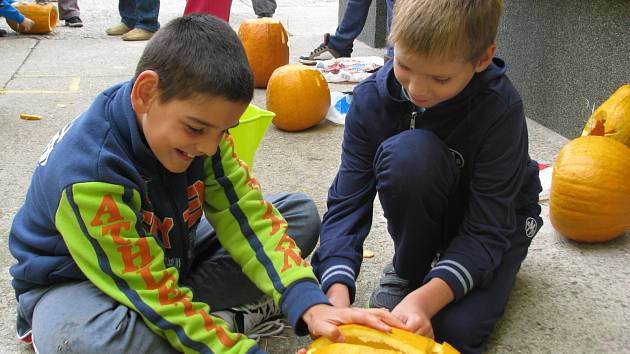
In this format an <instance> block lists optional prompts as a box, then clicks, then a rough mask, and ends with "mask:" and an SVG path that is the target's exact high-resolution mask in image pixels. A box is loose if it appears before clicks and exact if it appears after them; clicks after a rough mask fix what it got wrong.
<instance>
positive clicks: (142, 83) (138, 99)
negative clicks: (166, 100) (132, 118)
mask: <svg viewBox="0 0 630 354" xmlns="http://www.w3.org/2000/svg"><path fill="white" fill-rule="evenodd" d="M159 82H160V76H159V75H158V73H156V72H155V71H153V70H145V71H143V72H141V73H140V75H138V77H137V78H136V81H134V83H133V88H132V89H131V105H132V106H133V110H134V111H135V112H136V114H143V113H147V112H148V110H149V108H150V107H151V104H152V103H153V100H155V99H157V97H158V84H159Z"/></svg>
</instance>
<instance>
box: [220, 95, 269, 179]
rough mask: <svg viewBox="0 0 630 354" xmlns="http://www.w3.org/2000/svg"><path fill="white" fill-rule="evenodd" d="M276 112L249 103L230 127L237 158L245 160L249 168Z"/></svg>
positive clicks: (252, 164) (251, 167) (251, 166)
mask: <svg viewBox="0 0 630 354" xmlns="http://www.w3.org/2000/svg"><path fill="white" fill-rule="evenodd" d="M275 115H276V114H275V113H273V112H270V111H266V110H264V109H262V108H259V107H256V106H254V105H253V104H250V105H249V107H247V109H246V110H245V113H243V115H242V116H241V119H240V120H239V124H238V125H237V126H236V127H234V128H230V135H231V136H232V139H233V140H234V150H235V151H236V155H237V156H238V158H239V159H241V160H243V161H245V163H246V164H247V166H249V169H250V170H252V169H253V166H254V154H256V150H257V149H258V146H259V145H260V143H261V142H262V139H263V138H264V137H265V133H266V132H267V128H269V124H270V123H271V120H272V119H273V117H274V116H275Z"/></svg>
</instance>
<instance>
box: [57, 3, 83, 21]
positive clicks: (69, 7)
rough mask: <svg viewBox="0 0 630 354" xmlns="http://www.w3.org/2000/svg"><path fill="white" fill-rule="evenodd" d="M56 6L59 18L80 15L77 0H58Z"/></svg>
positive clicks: (64, 18) (63, 18)
mask: <svg viewBox="0 0 630 354" xmlns="http://www.w3.org/2000/svg"><path fill="white" fill-rule="evenodd" d="M57 7H58V8H59V19H60V20H67V19H69V18H71V17H79V16H80V15H81V12H80V9H79V0H58V2H57Z"/></svg>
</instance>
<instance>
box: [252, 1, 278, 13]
mask: <svg viewBox="0 0 630 354" xmlns="http://www.w3.org/2000/svg"><path fill="white" fill-rule="evenodd" d="M252 7H253V8H254V13H255V14H256V16H258V17H272V16H273V14H274V13H276V7H277V5H276V0H252Z"/></svg>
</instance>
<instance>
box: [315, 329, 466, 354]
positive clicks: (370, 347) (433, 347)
mask: <svg viewBox="0 0 630 354" xmlns="http://www.w3.org/2000/svg"><path fill="white" fill-rule="evenodd" d="M339 330H340V331H341V333H342V334H343V336H344V338H345V342H344V343H334V342H332V341H330V340H329V339H327V338H325V337H320V338H318V339H317V340H315V341H314V342H313V343H311V345H310V346H309V347H308V351H307V354H328V353H339V354H340V353H343V354H354V353H356V354H395V353H399V354H458V353H459V352H458V351H457V350H456V349H455V348H453V347H452V346H450V345H449V344H448V343H442V344H439V343H436V342H435V341H434V340H432V339H430V338H427V337H423V336H419V335H417V334H413V333H411V332H407V331H404V330H402V329H398V328H392V332H391V333H384V332H381V331H377V330H375V329H372V328H369V327H365V326H361V325H341V326H339Z"/></svg>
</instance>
